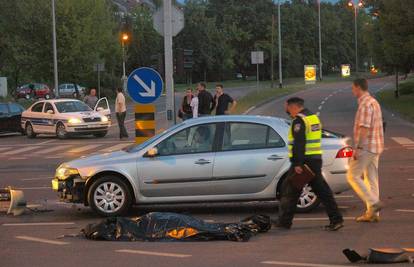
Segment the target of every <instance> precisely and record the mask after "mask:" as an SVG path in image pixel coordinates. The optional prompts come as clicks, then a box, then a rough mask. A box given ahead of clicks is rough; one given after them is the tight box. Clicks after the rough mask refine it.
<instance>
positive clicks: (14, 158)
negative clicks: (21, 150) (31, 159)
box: [8, 157, 27, 160]
mask: <svg viewBox="0 0 414 267" xmlns="http://www.w3.org/2000/svg"><path fill="white" fill-rule="evenodd" d="M23 159H27V158H25V157H13V158H8V160H23Z"/></svg>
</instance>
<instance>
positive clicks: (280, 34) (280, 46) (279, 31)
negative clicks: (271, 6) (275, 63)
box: [277, 0, 283, 88]
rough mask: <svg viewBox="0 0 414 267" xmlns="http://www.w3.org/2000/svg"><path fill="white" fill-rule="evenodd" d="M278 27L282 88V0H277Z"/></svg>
mask: <svg viewBox="0 0 414 267" xmlns="http://www.w3.org/2000/svg"><path fill="white" fill-rule="evenodd" d="M277 27H278V43H279V87H280V88H282V86H283V81H282V33H281V27H280V0H278V2H277Z"/></svg>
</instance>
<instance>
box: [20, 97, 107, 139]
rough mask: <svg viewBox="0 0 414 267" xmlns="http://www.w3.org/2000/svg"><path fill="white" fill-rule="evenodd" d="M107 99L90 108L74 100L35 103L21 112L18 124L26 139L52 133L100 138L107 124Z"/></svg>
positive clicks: (105, 132) (60, 136) (59, 135)
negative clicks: (19, 123)
mask: <svg viewBox="0 0 414 267" xmlns="http://www.w3.org/2000/svg"><path fill="white" fill-rule="evenodd" d="M110 115H111V110H110V109H109V104H108V99H107V98H106V97H105V98H101V99H99V100H98V102H97V103H96V106H95V108H94V109H91V108H90V107H89V106H88V105H86V104H85V103H83V102H82V101H79V100H76V99H51V100H44V101H38V102H36V103H34V104H33V105H32V106H31V107H29V108H28V109H27V110H26V111H24V112H23V113H22V119H21V125H22V128H23V129H24V130H25V133H26V135H27V137H28V138H34V137H36V135H38V134H53V135H56V136H57V137H58V138H60V139H64V138H66V137H68V136H70V135H94V136H95V137H104V136H105V135H106V134H107V132H108V129H109V126H110V125H111V117H110Z"/></svg>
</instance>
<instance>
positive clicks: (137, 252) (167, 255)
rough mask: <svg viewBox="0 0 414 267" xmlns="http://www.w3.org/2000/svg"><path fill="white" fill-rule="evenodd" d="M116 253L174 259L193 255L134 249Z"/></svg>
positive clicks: (121, 250)
mask: <svg viewBox="0 0 414 267" xmlns="http://www.w3.org/2000/svg"><path fill="white" fill-rule="evenodd" d="M115 252H120V253H131V254H141V255H150V256H161V257H173V258H188V257H191V255H189V254H176V253H163V252H153V251H144V250H132V249H120V250H115Z"/></svg>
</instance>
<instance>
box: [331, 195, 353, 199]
mask: <svg viewBox="0 0 414 267" xmlns="http://www.w3.org/2000/svg"><path fill="white" fill-rule="evenodd" d="M335 198H354V196H351V195H343V196H341V195H338V196H335Z"/></svg>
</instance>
